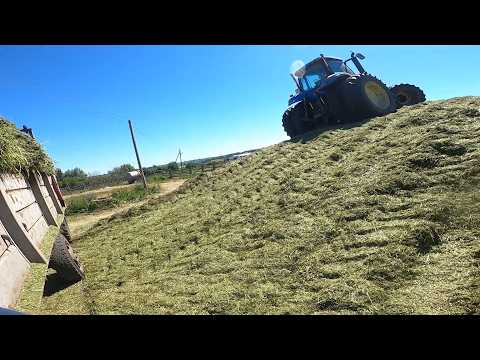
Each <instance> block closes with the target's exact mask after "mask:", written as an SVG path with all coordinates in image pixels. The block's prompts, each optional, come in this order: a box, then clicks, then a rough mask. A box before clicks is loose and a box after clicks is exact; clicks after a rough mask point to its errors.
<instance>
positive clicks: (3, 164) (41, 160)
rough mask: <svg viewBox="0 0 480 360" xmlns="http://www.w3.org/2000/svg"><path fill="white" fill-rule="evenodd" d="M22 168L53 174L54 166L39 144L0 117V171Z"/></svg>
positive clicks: (15, 170) (21, 169) (13, 170)
mask: <svg viewBox="0 0 480 360" xmlns="http://www.w3.org/2000/svg"><path fill="white" fill-rule="evenodd" d="M23 170H38V171H40V172H45V173H47V174H53V173H54V166H53V162H52V160H51V159H50V158H49V157H48V155H47V154H46V153H45V151H44V150H43V148H42V146H41V145H40V144H38V143H37V142H36V141H35V140H33V139H32V138H31V137H30V136H28V135H26V134H24V133H22V132H21V131H20V130H18V129H17V128H16V127H15V125H13V124H12V123H10V122H8V121H7V120H5V119H3V118H0V172H10V173H12V172H13V173H18V172H21V171H23Z"/></svg>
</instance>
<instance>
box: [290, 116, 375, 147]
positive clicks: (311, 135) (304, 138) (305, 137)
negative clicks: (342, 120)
mask: <svg viewBox="0 0 480 360" xmlns="http://www.w3.org/2000/svg"><path fill="white" fill-rule="evenodd" d="M370 120H371V119H366V120H362V121H357V122H352V123H348V124H338V125H328V126H323V127H320V128H317V129H314V130H311V131H309V132H306V133H304V134H302V135H299V136H297V137H294V138H293V139H291V140H289V141H288V140H287V142H292V143H302V144H306V143H308V142H310V141H312V140H315V139H316V138H317V137H319V136H320V135H322V134H323V133H324V132H327V131H330V130H339V129H345V130H346V129H351V128H354V127H359V126H362V125H363V124H365V123H367V122H369V121H370Z"/></svg>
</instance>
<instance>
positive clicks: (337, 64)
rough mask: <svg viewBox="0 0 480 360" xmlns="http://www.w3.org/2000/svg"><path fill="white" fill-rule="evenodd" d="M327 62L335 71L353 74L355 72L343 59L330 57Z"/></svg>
mask: <svg viewBox="0 0 480 360" xmlns="http://www.w3.org/2000/svg"><path fill="white" fill-rule="evenodd" d="M327 62H328V65H329V66H330V69H332V71H333V72H334V73H337V72H346V73H349V74H352V75H353V74H354V72H353V71H352V70H351V69H350V68H349V67H348V66H347V65H346V64H345V63H344V62H343V61H342V60H336V59H328V60H327Z"/></svg>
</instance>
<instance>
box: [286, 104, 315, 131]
mask: <svg viewBox="0 0 480 360" xmlns="http://www.w3.org/2000/svg"><path fill="white" fill-rule="evenodd" d="M306 118H307V116H306V112H305V108H304V106H303V103H300V104H297V105H296V106H294V107H291V108H289V109H287V110H286V111H285V112H284V113H283V119H282V124H283V129H284V130H285V132H286V133H287V135H288V136H290V138H291V139H293V138H294V137H296V136H299V135H301V134H303V133H306V132H308V131H310V130H313V128H314V126H313V124H312V123H310V122H308V121H306Z"/></svg>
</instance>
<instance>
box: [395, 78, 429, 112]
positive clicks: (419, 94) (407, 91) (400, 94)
mask: <svg viewBox="0 0 480 360" xmlns="http://www.w3.org/2000/svg"><path fill="white" fill-rule="evenodd" d="M390 91H391V92H392V93H393V94H394V95H395V97H396V99H397V108H398V109H400V108H401V107H402V106H410V105H415V104H418V103H421V102H424V101H425V100H426V98H425V94H424V92H423V91H422V89H420V88H419V87H417V86H415V85H410V84H400V85H395V86H394V87H392V88H391V89H390Z"/></svg>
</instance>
